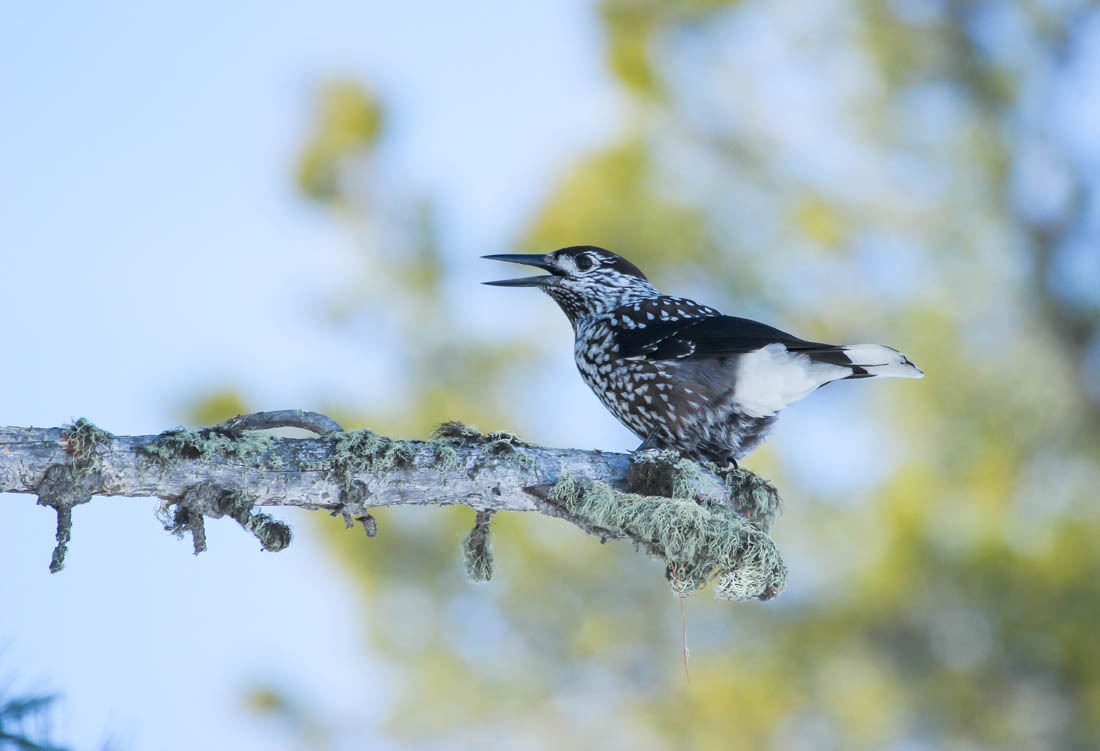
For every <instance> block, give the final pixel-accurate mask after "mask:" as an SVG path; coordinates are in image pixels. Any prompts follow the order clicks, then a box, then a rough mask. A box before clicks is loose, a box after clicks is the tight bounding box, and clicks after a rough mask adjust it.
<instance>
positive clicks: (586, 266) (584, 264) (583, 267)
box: [577, 255, 596, 271]
mask: <svg viewBox="0 0 1100 751" xmlns="http://www.w3.org/2000/svg"><path fill="white" fill-rule="evenodd" d="M595 265H596V261H595V259H593V258H592V256H590V255H583V256H577V271H591V270H592V267H593V266H595Z"/></svg>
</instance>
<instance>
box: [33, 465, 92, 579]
mask: <svg viewBox="0 0 1100 751" xmlns="http://www.w3.org/2000/svg"><path fill="white" fill-rule="evenodd" d="M99 479H100V478H99V476H98V473H97V472H94V471H88V470H78V469H75V468H74V467H73V466H71V465H68V464H52V465H50V467H49V468H48V469H47V470H46V476H45V477H44V478H42V482H41V483H39V485H38V488H37V491H36V492H37V493H38V505H39V506H49V507H51V508H53V509H54V510H55V511H56V512H57V547H55V548H54V549H53V555H52V556H51V558H50V573H51V574H56V573H57V572H58V571H60V570H61V569H63V568H65V554H66V553H67V552H68V549H69V540H71V539H72V531H73V513H72V509H73V506H78V505H80V504H81V503H87V502H88V501H90V500H92V494H93V493H94V492H95V487H96V486H97V485H98V484H99Z"/></svg>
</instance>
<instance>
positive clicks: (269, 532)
mask: <svg viewBox="0 0 1100 751" xmlns="http://www.w3.org/2000/svg"><path fill="white" fill-rule="evenodd" d="M254 506H255V504H254V503H253V502H252V501H251V500H250V499H249V498H248V496H246V495H245V494H244V492H243V491H241V490H239V489H236V488H224V487H222V486H220V485H217V484H215V483H212V482H203V483H199V484H198V485H192V486H191V487H189V488H188V489H187V490H185V491H184V492H183V494H182V495H181V496H180V497H179V498H177V499H175V500H173V501H169V502H167V503H165V505H164V506H163V507H162V509H161V521H162V522H163V524H164V529H165V530H167V531H168V532H171V533H172V534H174V535H176V536H177V537H182V536H183V534H184V533H185V532H190V533H191V539H192V542H193V543H194V547H195V555H198V554H199V553H201V552H203V551H204V550H206V524H205V517H208V516H209V517H210V518H211V519H220V518H222V517H223V516H228V517H230V518H231V519H233V520H234V521H236V522H237V523H238V524H240V525H241V526H242V527H244V528H245V529H247V530H248V531H249V532H251V533H252V534H253V535H255V537H256V539H257V540H259V541H260V545H262V546H263V548H264V550H270V551H272V552H278V551H280V550H282V549H283V548H285V547H287V546H288V545H289V544H290V541H291V538H292V535H291V531H290V527H289V526H288V525H287V524H286V523H285V522H282V521H279V520H278V519H276V518H274V517H272V516H271V515H269V514H264V513H262V512H259V511H256V510H255V508H254ZM173 507H174V508H173Z"/></svg>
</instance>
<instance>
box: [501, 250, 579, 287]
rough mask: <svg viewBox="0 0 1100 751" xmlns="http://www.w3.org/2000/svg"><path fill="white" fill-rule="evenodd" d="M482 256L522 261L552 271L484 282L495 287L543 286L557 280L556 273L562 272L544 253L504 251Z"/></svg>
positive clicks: (509, 261)
mask: <svg viewBox="0 0 1100 751" xmlns="http://www.w3.org/2000/svg"><path fill="white" fill-rule="evenodd" d="M482 258H488V259H489V260H490V261H504V262H505V263H522V264H524V265H526V266H534V267H536V268H540V269H545V270H546V271H549V272H550V273H549V274H541V275H539V276H522V277H520V278H519V279H501V280H499V281H496V282H482V284H491V285H493V286H494V287H543V286H546V285H547V284H549V283H550V282H552V281H554V280H556V279H557V278H558V277H557V276H555V275H556V274H559V273H560V272H559V271H558V269H557V267H555V266H554V264H552V263H551V262H550V259H549V258H548V257H547V256H545V255H543V254H542V253H502V254H499V255H495V256H482Z"/></svg>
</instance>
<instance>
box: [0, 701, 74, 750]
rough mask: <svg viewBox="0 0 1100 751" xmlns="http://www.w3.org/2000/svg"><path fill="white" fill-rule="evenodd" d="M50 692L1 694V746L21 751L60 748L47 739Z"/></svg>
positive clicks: (50, 702) (1, 747) (50, 705)
mask: <svg viewBox="0 0 1100 751" xmlns="http://www.w3.org/2000/svg"><path fill="white" fill-rule="evenodd" d="M53 704H54V697H53V696H49V695H37V696H36V695H21V696H10V697H4V696H3V695H0V749H22V751H63V747H62V746H55V745H53V744H52V743H50V742H49V734H48V732H47V731H48V728H49V721H48V715H49V711H50V708H51V707H52V706H53Z"/></svg>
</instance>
